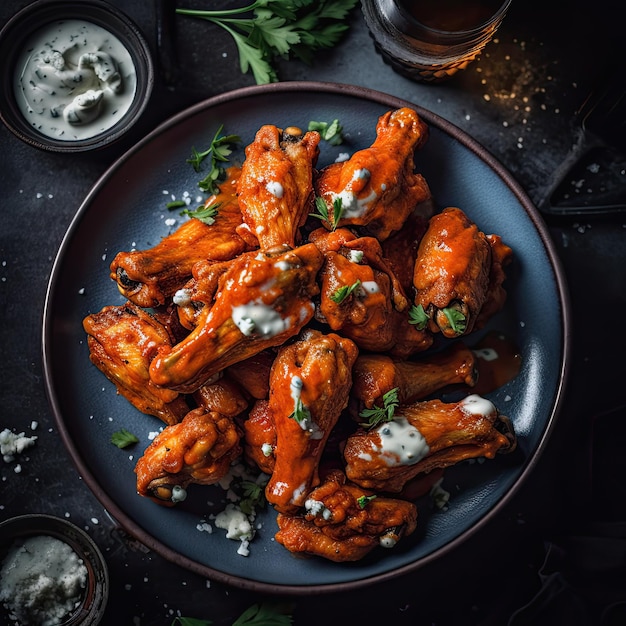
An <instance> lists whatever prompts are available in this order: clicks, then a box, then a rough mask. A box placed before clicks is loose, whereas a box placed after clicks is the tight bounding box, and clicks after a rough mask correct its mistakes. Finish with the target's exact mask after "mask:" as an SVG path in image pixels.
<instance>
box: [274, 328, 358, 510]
mask: <svg viewBox="0 0 626 626" xmlns="http://www.w3.org/2000/svg"><path fill="white" fill-rule="evenodd" d="M357 354H358V350H357V348H356V346H355V345H354V343H353V342H352V341H350V339H345V338H343V337H340V336H339V335H336V334H334V333H330V334H322V333H321V332H319V331H314V330H307V331H305V333H304V335H303V336H301V337H300V338H299V340H298V341H296V342H294V343H292V344H290V345H286V346H283V347H282V348H281V349H280V350H279V353H278V356H277V357H276V360H275V361H274V364H273V366H272V372H271V377H270V396H269V402H268V409H269V411H270V413H271V419H272V421H273V424H274V428H275V431H276V444H275V447H274V450H273V454H274V467H273V471H272V476H271V478H270V480H269V482H268V483H267V485H266V488H265V495H266V498H267V500H268V502H270V503H271V504H273V505H274V507H275V508H276V509H277V510H278V511H280V512H283V513H291V512H294V511H297V510H298V508H299V507H301V506H302V505H303V504H304V501H305V500H306V497H307V494H308V492H309V491H310V490H311V489H312V488H313V487H315V486H316V485H317V484H318V483H319V476H318V466H319V461H320V457H321V455H322V452H323V451H324V446H325V444H326V442H327V440H328V437H329V435H330V432H331V430H332V429H333V428H334V426H335V424H336V423H337V420H338V419H339V416H340V414H341V412H342V411H343V409H345V408H346V406H347V404H348V394H349V391H350V386H351V384H352V366H353V364H354V361H355V359H356V357H357Z"/></svg>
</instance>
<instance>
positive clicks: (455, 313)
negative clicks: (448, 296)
mask: <svg viewBox="0 0 626 626" xmlns="http://www.w3.org/2000/svg"><path fill="white" fill-rule="evenodd" d="M441 310H442V311H443V313H444V314H445V316H446V317H447V318H448V322H449V324H450V328H452V330H453V331H454V333H455V334H456V335H462V334H463V333H464V332H465V328H466V325H467V320H466V318H465V315H464V314H463V313H461V311H459V310H458V309H455V308H454V307H446V308H445V309H441Z"/></svg>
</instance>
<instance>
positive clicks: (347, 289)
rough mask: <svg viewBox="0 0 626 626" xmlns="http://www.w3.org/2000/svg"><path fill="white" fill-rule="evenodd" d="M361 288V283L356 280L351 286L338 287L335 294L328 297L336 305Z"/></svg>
mask: <svg viewBox="0 0 626 626" xmlns="http://www.w3.org/2000/svg"><path fill="white" fill-rule="evenodd" d="M360 286H361V281H360V280H356V281H355V282H354V283H352V284H351V285H344V286H343V287H339V289H337V291H335V293H333V294H332V295H331V296H330V299H331V300H332V301H333V302H335V303H337V304H341V303H342V302H343V301H344V300H345V299H346V298H347V297H348V296H350V295H351V294H352V293H354V292H355V291H356V290H357V289H358V288H359V287H360Z"/></svg>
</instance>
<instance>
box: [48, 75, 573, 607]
mask: <svg viewBox="0 0 626 626" xmlns="http://www.w3.org/2000/svg"><path fill="white" fill-rule="evenodd" d="M311 91H313V92H315V93H320V92H321V93H325V94H330V95H339V96H347V97H352V98H357V99H359V100H366V101H369V102H373V103H376V104H381V105H384V106H387V107H389V108H401V107H404V106H408V107H410V108H413V109H414V110H415V111H416V112H417V113H418V115H420V116H421V117H422V118H423V119H424V120H425V121H426V122H427V124H428V125H429V126H436V127H437V128H438V129H439V130H441V131H443V132H444V133H445V134H447V135H449V136H450V137H452V138H453V139H455V140H456V141H458V142H459V143H461V144H462V145H463V146H464V147H465V148H467V149H468V150H470V151H471V152H472V153H474V155H475V156H477V157H478V158H479V159H480V160H481V161H482V162H483V163H485V164H486V165H487V166H488V167H489V168H490V169H491V170H493V171H494V172H495V173H496V174H497V175H498V177H499V178H501V179H502V181H503V182H504V184H505V185H506V186H507V187H508V189H509V190H510V191H511V192H512V193H513V194H514V195H515V197H516V199H517V201H518V202H519V203H520V205H521V206H522V208H523V209H524V211H525V212H526V214H527V215H528V217H529V219H530V220H531V222H532V224H533V226H534V228H535V230H536V231H537V233H538V235H539V238H540V240H541V243H542V245H543V247H544V250H545V252H546V255H547V257H548V259H549V261H550V265H551V268H552V270H553V272H554V280H555V285H556V289H557V292H558V295H559V304H560V311H559V313H560V319H561V354H560V357H561V360H560V370H559V373H558V376H557V386H556V389H555V394H554V400H553V402H552V409H551V413H550V416H549V417H548V419H547V421H546V424H545V427H544V430H543V432H542V433H541V436H540V437H539V440H538V443H537V445H536V446H535V448H534V450H533V451H532V454H531V455H530V457H529V459H528V460H527V461H526V462H525V464H524V466H523V467H522V468H521V470H520V472H519V474H518V475H517V477H516V478H515V480H514V482H513V483H512V485H511V487H510V488H509V489H508V491H507V492H506V493H505V494H504V495H503V497H502V498H500V500H499V501H498V502H497V503H496V504H495V505H494V506H492V507H491V508H490V509H489V510H488V511H487V512H486V513H485V514H484V515H483V516H482V517H481V518H480V519H479V520H478V521H477V522H476V523H475V524H474V525H473V526H471V527H470V528H468V529H466V530H464V531H462V532H461V533H460V534H459V535H458V536H457V537H455V538H453V539H452V540H451V541H449V542H448V543H446V544H445V545H443V546H441V547H440V548H437V549H435V550H434V551H433V552H431V553H429V554H428V555H426V556H424V557H421V558H420V559H418V560H417V561H414V562H412V563H409V564H406V565H403V566H401V567H398V568H395V569H392V570H389V571H385V572H382V573H379V574H375V575H372V576H366V577H363V578H359V579H356V580H351V581H341V582H334V583H329V584H315V585H308V586H300V585H288V584H285V585H283V584H280V583H267V582H263V581H258V580H252V579H248V578H245V577H243V576H237V575H233V574H229V573H226V572H222V571H220V570H217V569H215V568H214V567H211V566H208V565H204V564H202V563H199V562H197V561H195V560H193V559H192V558H190V557H186V556H184V555H182V554H180V553H179V552H177V551H175V550H174V549H172V548H170V547H169V546H167V545H165V544H164V543H162V542H161V541H160V540H158V539H157V538H156V537H154V536H152V535H151V534H150V533H149V532H148V531H147V530H145V529H144V528H143V527H141V525H140V524H139V523H137V522H134V521H133V520H132V519H129V517H128V514H127V513H125V512H124V511H123V510H122V509H121V507H119V506H118V505H117V504H116V503H115V502H114V501H113V499H112V498H111V497H110V496H109V495H108V493H107V492H106V491H105V490H104V489H103V487H102V486H101V485H100V484H99V482H98V481H97V479H96V478H95V476H94V475H93V474H92V473H91V471H90V470H89V468H88V467H87V464H86V463H85V461H84V459H83V455H82V453H81V452H80V450H79V449H78V446H77V444H76V443H75V442H74V441H73V439H72V437H71V436H70V433H69V431H68V429H67V427H66V425H65V423H64V420H63V415H62V410H61V407H60V405H59V401H58V398H57V395H56V392H55V389H54V380H53V378H54V377H53V375H52V372H51V367H50V356H49V348H50V339H49V338H50V335H51V327H52V320H51V301H52V299H53V297H54V291H55V286H56V283H57V281H58V267H59V265H60V264H61V263H62V260H63V258H64V256H65V254H66V249H67V248H68V246H69V245H70V243H71V241H72V239H73V235H74V231H75V230H76V229H77V228H78V225H79V223H80V221H81V219H82V217H83V215H84V214H85V213H86V211H87V209H88V207H89V205H90V204H91V202H92V200H93V198H94V197H95V196H96V195H97V194H98V192H99V190H100V188H101V187H102V186H103V185H104V184H106V182H107V180H108V179H109V178H110V177H111V176H112V175H114V174H115V172H116V171H117V170H118V169H119V168H120V167H122V166H123V164H124V163H125V162H126V161H127V160H129V159H130V158H131V157H132V156H133V155H134V154H135V153H137V152H139V151H140V150H141V149H142V148H143V147H144V146H145V145H147V144H149V143H150V142H151V141H152V140H154V139H155V138H157V137H158V136H159V135H161V134H162V133H164V132H166V131H168V130H169V129H171V128H173V127H175V126H176V125H177V124H179V123H181V122H182V121H184V120H186V119H187V118H188V117H192V116H193V115H195V114H197V113H200V112H203V111H205V110H210V109H211V108H214V107H216V106H219V105H222V104H224V103H228V102H230V101H234V100H245V99H247V98H254V97H255V96H260V95H263V96H265V95H267V94H276V93H293V92H298V93H303V92H311ZM571 332H572V331H571V308H570V298H569V292H568V288H567V281H566V277H565V272H564V269H563V267H562V264H561V261H560V259H559V257H558V255H557V252H556V246H555V245H554V243H553V241H552V239H551V237H550V235H549V231H548V228H547V225H546V223H545V221H544V220H543V218H542V217H541V214H540V213H539V211H538V209H537V208H536V207H535V206H534V204H533V202H532V201H531V199H530V197H529V196H528V194H527V193H526V191H525V190H524V189H523V188H522V186H521V185H520V183H519V182H518V181H517V180H516V179H515V178H514V177H513V176H512V174H511V173H510V172H509V170H508V169H507V168H506V167H505V166H504V165H503V164H502V163H501V162H500V161H499V160H498V159H497V158H496V157H495V156H494V155H493V154H492V153H491V152H490V151H489V150H488V149H487V148H485V147H484V146H483V145H482V144H481V143H480V142H478V141H477V140H476V139H474V138H473V137H471V136H470V135H469V134H467V133H466V132H465V131H464V130H462V129H461V128H459V127H458V126H456V125H455V124H453V123H452V122H450V121H448V120H446V119H445V118H443V117H441V116H440V115H438V114H437V113H435V112H433V111H431V110H429V109H426V108H424V107H422V106H421V105H419V104H417V103H415V102H412V101H409V100H406V99H403V98H400V97H397V96H394V95H391V94H388V93H384V92H381V91H377V90H374V89H370V88H367V87H360V86H357V85H350V84H344V83H331V82H323V81H290V82H278V83H270V84H267V85H252V86H247V87H242V88H239V89H234V90H231V91H228V92H224V93H221V94H217V95H215V96H212V97H209V98H207V99H204V100H201V101H199V102H197V103H195V104H193V105H191V106H189V107H186V108H185V109H183V110H181V111H180V112H178V113H176V114H174V115H172V116H170V117H169V118H167V119H166V120H164V121H163V122H161V123H160V124H158V125H157V126H156V127H155V128H154V129H153V130H151V131H150V132H148V133H147V134H146V135H145V136H144V137H143V138H142V139H141V140H139V141H138V142H137V143H136V144H134V145H133V146H132V147H131V148H129V149H128V150H126V151H125V152H124V153H123V154H122V155H120V156H119V157H118V158H116V159H115V160H114V161H113V163H111V164H110V165H109V166H108V167H107V168H106V170H105V171H104V172H103V173H102V174H101V175H100V176H99V178H98V179H97V180H96V181H95V182H94V184H93V185H92V186H91V188H90V190H89V191H88V193H87V195H86V196H85V197H84V199H83V200H82V202H81V204H80V206H79V207H78V209H77V210H76V213H75V214H74V216H73V218H72V220H71V221H70V224H69V226H68V228H67V230H66V232H65V234H64V236H63V238H62V241H61V244H60V246H59V249H58V252H57V254H56V256H55V259H54V262H53V264H52V268H51V271H50V277H49V280H48V285H47V289H46V294H45V301H44V307H43V329H42V342H41V354H42V360H43V374H44V384H45V391H46V395H47V398H48V402H49V404H50V407H51V409H52V413H53V417H54V421H55V423H56V426H57V429H58V432H59V435H60V437H61V440H62V442H63V444H64V446H65V448H66V450H67V451H68V453H69V455H70V457H71V459H72V462H73V463H74V465H75V467H76V468H77V470H78V471H79V473H80V475H81V477H82V479H83V480H84V482H85V484H86V485H87V486H88V487H89V489H90V491H91V492H92V493H93V495H95V497H96V498H97V499H98V501H99V502H100V504H101V505H102V506H103V507H104V509H105V511H106V513H107V514H108V515H109V516H110V517H111V519H112V520H113V521H114V523H115V524H117V525H118V526H119V527H120V528H121V529H123V530H124V531H125V532H127V533H128V534H129V535H131V536H132V537H133V538H134V539H136V540H138V541H139V542H140V543H142V544H143V545H145V546H146V547H147V548H149V549H151V550H153V551H154V552H155V553H157V554H158V555H160V556H161V557H163V558H165V559H166V560H168V561H170V562H172V563H174V564H176V565H178V566H180V567H183V568H184V569H186V570H188V571H191V572H193V573H196V574H198V575H201V576H204V577H206V578H208V579H210V580H214V581H216V582H220V583H224V584H227V585H231V586H232V587H235V588H239V589H243V590H249V591H254V592H263V593H271V594H276V593H280V594H284V595H290V596H298V595H299V596H310V595H318V594H321V593H336V592H345V591H352V590H356V589H361V588H362V587H364V586H367V585H371V584H374V583H376V584H378V583H383V582H388V581H391V580H394V579H396V578H399V577H401V576H403V575H405V574H407V573H410V572H415V571H417V570H421V569H423V568H424V567H426V566H427V565H429V564H431V563H433V562H434V561H435V560H436V559H438V558H440V557H441V556H443V555H445V554H448V553H450V552H453V551H454V550H455V549H457V548H458V547H460V546H461V544H463V543H465V542H466V541H467V540H468V539H469V538H471V537H472V536H473V535H475V534H476V533H478V532H479V530H481V529H482V528H484V527H485V526H487V525H488V524H489V523H490V522H491V521H492V520H494V518H495V517H496V516H498V515H499V514H500V512H501V511H502V509H504V508H505V507H506V506H507V505H508V503H509V502H510V501H511V500H512V499H513V498H514V496H515V495H516V494H517V493H518V492H519V490H520V488H521V486H522V485H523V484H524V482H526V481H527V479H528V476H529V475H530V474H531V472H532V471H533V470H534V469H535V466H536V465H537V463H538V461H539V459H540V458H541V457H542V455H543V453H544V451H545V448H546V446H547V443H548V440H549V439H550V435H551V434H552V432H553V430H554V427H555V423H556V422H557V419H558V416H559V414H560V413H561V411H562V409H563V403H564V392H565V386H566V382H567V379H568V377H569V371H570V365H569V364H570V361H571V359H570V353H571V336H572V335H571ZM121 520H124V522H122V521H121Z"/></svg>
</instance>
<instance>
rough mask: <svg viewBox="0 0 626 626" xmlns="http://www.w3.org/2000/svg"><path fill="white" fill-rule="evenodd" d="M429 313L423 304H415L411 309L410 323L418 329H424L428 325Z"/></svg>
mask: <svg viewBox="0 0 626 626" xmlns="http://www.w3.org/2000/svg"><path fill="white" fill-rule="evenodd" d="M429 319H430V318H429V317H428V313H426V311H425V310H424V307H423V306H422V305H421V304H418V305H415V304H414V305H413V306H411V308H410V309H409V324H413V325H414V326H415V327H416V328H417V330H424V329H425V328H426V326H427V325H428V320H429Z"/></svg>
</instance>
